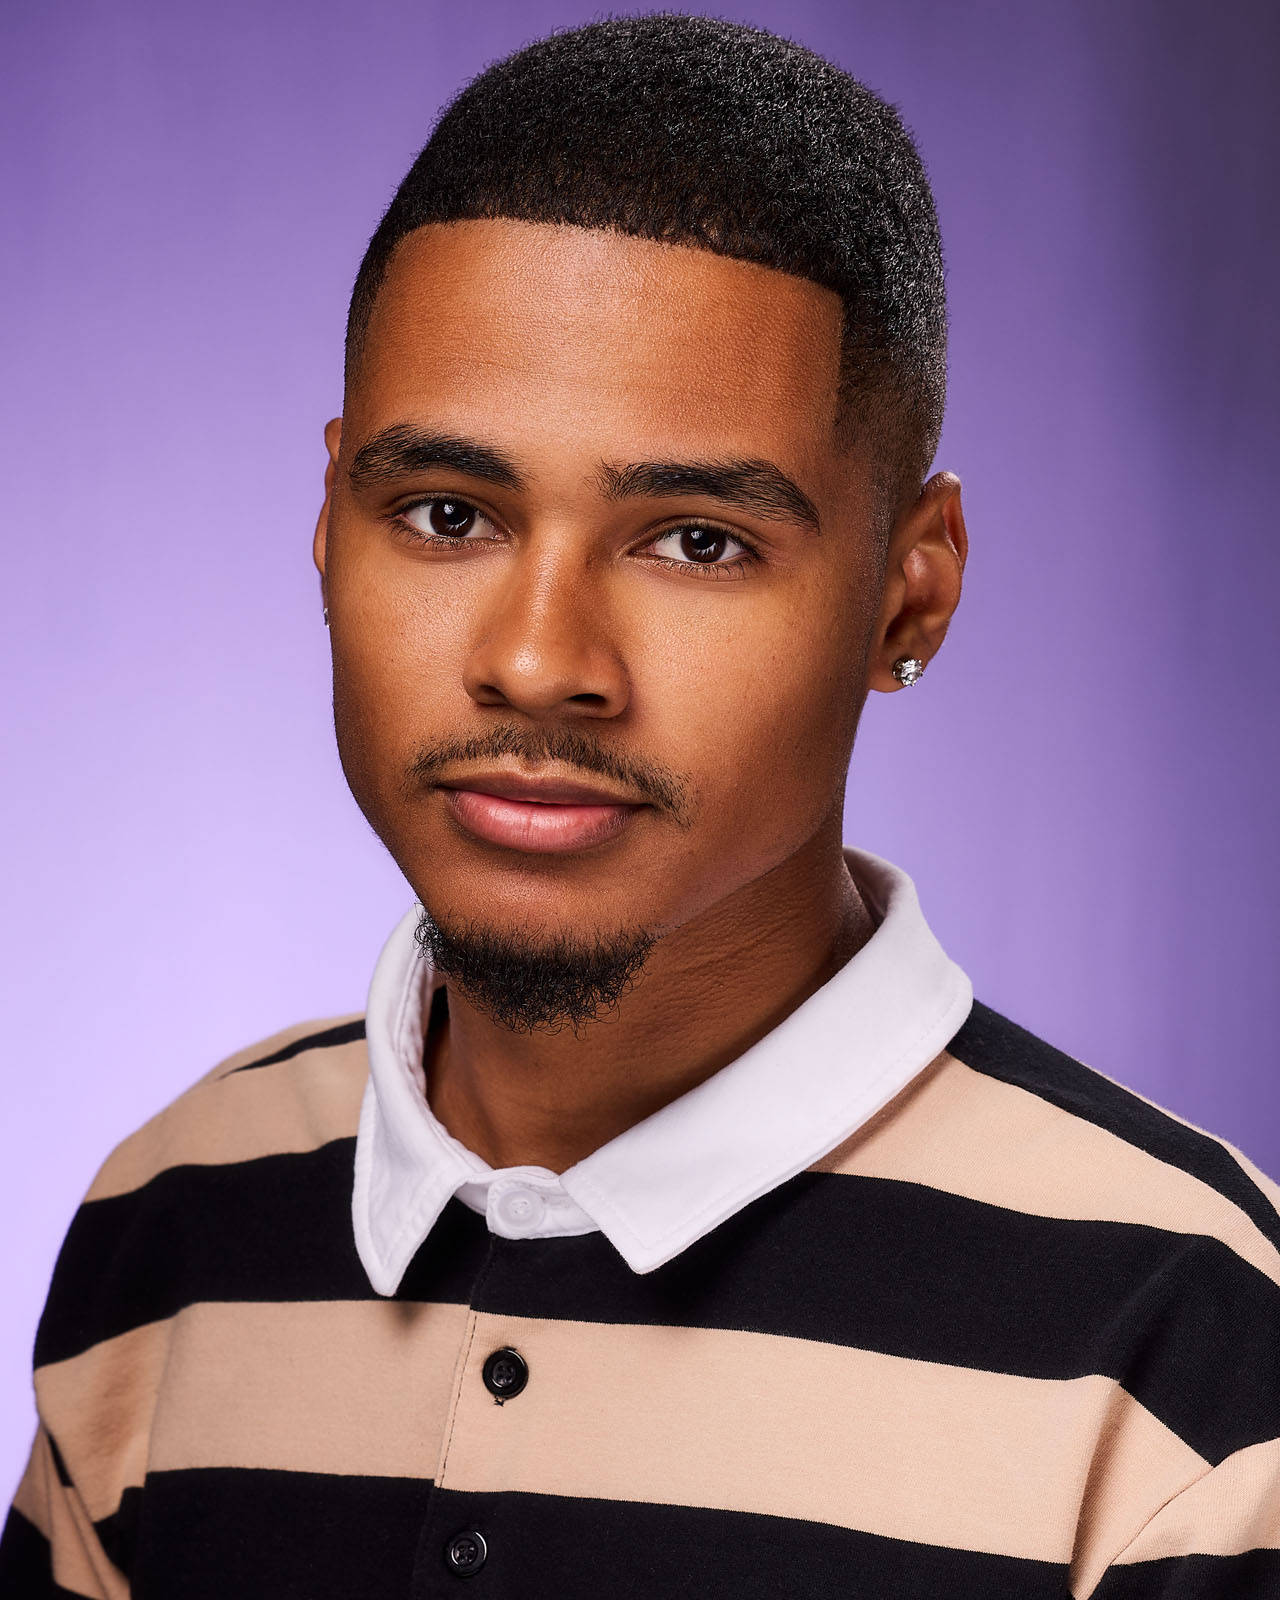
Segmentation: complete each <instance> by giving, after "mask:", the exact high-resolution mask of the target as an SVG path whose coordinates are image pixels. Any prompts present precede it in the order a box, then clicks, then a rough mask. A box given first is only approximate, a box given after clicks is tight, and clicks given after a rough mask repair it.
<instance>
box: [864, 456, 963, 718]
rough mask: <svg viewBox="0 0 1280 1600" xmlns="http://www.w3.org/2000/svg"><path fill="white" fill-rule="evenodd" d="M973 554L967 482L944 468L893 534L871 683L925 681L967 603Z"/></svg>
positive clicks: (889, 687)
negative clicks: (963, 490) (963, 493)
mask: <svg viewBox="0 0 1280 1600" xmlns="http://www.w3.org/2000/svg"><path fill="white" fill-rule="evenodd" d="M968 551H969V537H968V532H967V530H966V528H965V522H964V512H963V509H962V507H961V503H960V480H959V478H957V477H956V475H955V474H954V473H953V472H939V473H937V474H935V475H934V477H932V478H930V479H929V481H928V483H926V484H925V485H924V487H923V489H922V490H921V491H920V494H919V497H918V498H917V499H916V501H915V503H914V504H913V505H912V506H911V507H910V508H909V509H908V510H907V512H906V513H905V514H904V515H903V516H902V517H901V518H900V519H899V521H898V524H897V526H896V527H895V528H894V531H893V534H892V535H891V537H890V541H889V558H888V572H887V577H886V582H885V594H884V602H883V605H882V609H881V616H880V629H879V638H878V644H877V646H876V648H875V650H874V652H873V657H872V662H871V671H870V673H869V674H868V687H869V688H871V689H878V690H880V691H881V692H882V693H890V694H891V693H893V692H895V691H896V690H898V689H903V688H907V687H909V686H910V685H911V684H913V683H916V682H918V681H919V679H920V677H921V676H922V675H923V673H924V671H925V669H926V667H928V665H929V663H930V662H931V661H932V660H933V658H934V656H935V655H937V653H938V651H939V650H940V649H941V648H942V641H943V640H944V639H945V638H946V635H947V628H948V626H949V625H950V622H951V618H952V615H953V614H954V612H955V609H956V606H957V605H958V604H959V602H960V588H961V583H962V580H963V577H964V566H965V560H966V558H967V556H968Z"/></svg>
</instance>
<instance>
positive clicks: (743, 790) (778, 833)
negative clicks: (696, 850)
mask: <svg viewBox="0 0 1280 1600" xmlns="http://www.w3.org/2000/svg"><path fill="white" fill-rule="evenodd" d="M768 600H769V602H770V603H765V598H764V597H762V600H761V602H760V603H759V604H756V605H750V606H748V605H745V604H744V605H742V606H741V608H740V609H739V611H738V612H737V614H736V615H729V616H726V615H725V614H724V613H725V612H728V610H729V608H728V607H727V606H726V607H725V608H724V612H722V614H721V616H720V618H717V619H716V625H714V626H711V625H708V626H705V627H703V628H700V629H689V630H687V631H685V632H684V634H683V635H682V636H680V637H679V641H678V643H673V638H672V636H671V635H667V636H665V637H663V636H659V635H658V634H657V633H655V634H654V635H651V636H650V638H649V640H648V641H647V644H646V648H645V650H644V651H643V652H642V653H640V654H638V655H637V660H638V661H639V662H641V663H642V665H641V666H640V668H639V671H638V674H637V686H638V689H639V691H640V692H639V693H638V695H637V701H638V709H639V711H640V713H641V715H640V719H639V722H640V726H642V727H643V726H652V727H653V729H654V732H655V735H656V734H657V733H658V731H659V730H661V735H662V739H663V744H664V754H665V755H666V757H667V759H668V760H669V761H670V763H671V764H672V765H673V766H679V767H682V768H683V770H685V771H687V772H690V773H691V774H696V775H697V781H698V787H699V792H700V795H701V798H702V803H703V804H702V808H703V811H704V815H705V817H706V820H707V821H708V822H712V821H714V823H715V824H716V825H717V826H719V827H725V826H732V827H734V828H735V829H736V830H737V831H738V832H739V833H740V834H751V835H755V836H758V837H759V838H760V842H761V845H762V847H764V848H769V847H770V842H772V844H773V845H775V846H776V844H777V843H778V841H779V840H781V839H782V837H783V836H784V835H785V836H787V837H790V836H792V835H796V834H800V833H804V832H805V830H806V829H808V830H810V831H811V830H812V828H813V827H816V826H817V823H818V822H819V821H820V820H821V819H822V817H823V816H824V815H825V814H826V812H827V810H828V809H829V807H830V804H831V800H832V796H833V792H834V791H835V789H836V788H837V787H838V786H839V784H840V783H841V782H842V781H843V778H844V770H845V767H846V766H847V764H848V756H849V750H850V749H851V747H852V743H853V735H854V731H855V729H856V726H857V718H858V712H859V709H860V706H861V703H862V699H863V696H864V694H865V684H864V677H865V659H864V658H865V653H866V631H867V628H866V618H865V615H864V612H865V607H862V606H857V605H851V604H846V605H844V606H842V607H838V606H835V605H832V604H831V603H830V602H829V601H828V602H826V603H824V602H823V601H822V599H821V598H820V597H819V596H816V595H807V596H802V595H798V594H797V595H794V596H791V597H789V599H788V603H786V604H781V603H778V598H777V597H774V596H769V597H768Z"/></svg>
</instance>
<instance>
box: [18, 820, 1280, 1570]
mask: <svg viewBox="0 0 1280 1600" xmlns="http://www.w3.org/2000/svg"><path fill="white" fill-rule="evenodd" d="M848 859H849V863H850V867H851V870H853V871H854V872H855V875H856V876H857V877H858V878H859V881H860V883H861V885H862V887H863V888H864V891H866V892H868V894H869V896H870V898H871V899H872V901H873V903H874V904H875V905H876V908H877V910H878V912H879V914H880V923H879V926H878V928H877V931H876V933H875V934H874V935H873V937H872V938H871V940H870V941H869V942H868V944H867V945H866V946H865V947H864V948H863V950H861V951H860V952H859V953H858V955H857V956H855V957H854V958H853V961H851V962H850V963H848V964H847V966H846V967H845V968H844V969H842V970H841V972H840V973H839V974H837V975H836V977H835V978H833V979H832V980H831V982H830V983H829V984H827V985H825V986H824V988H823V989H821V990H819V991H818V992H817V994H815V995H814V996H811V997H810V998H809V999H808V1000H806V1001H805V1002H804V1004H803V1005H801V1006H800V1007H798V1008H797V1009H796V1010H795V1011H794V1012H793V1013H792V1014H791V1015H790V1016H789V1017H788V1018H787V1019H786V1020H785V1021H784V1022H783V1023H782V1024H780V1025H779V1027H778V1028H776V1029H774V1030H773V1032H772V1033H770V1034H769V1035H768V1036H766V1038H765V1039H764V1040H762V1041H760V1043H759V1044H758V1045H756V1046H755V1047H753V1049H752V1050H750V1051H748V1052H746V1054H745V1055H744V1056H742V1057H740V1058H739V1060H738V1061H736V1062H734V1063H732V1064H731V1066H729V1067H726V1068H725V1069H723V1071H722V1072H721V1073H718V1074H716V1075H715V1077H714V1078H712V1079H711V1080H708V1083H707V1084H705V1085H703V1086H702V1087H701V1089H699V1090H695V1091H693V1092H692V1094H691V1095H688V1096H684V1097H682V1099H681V1100H680V1101H677V1102H674V1103H673V1105H672V1106H670V1107H668V1108H667V1109H666V1111H665V1112H662V1113H658V1116H657V1118H650V1119H647V1122H646V1123H641V1124H638V1125H637V1127H636V1128H633V1129H631V1130H629V1131H628V1133H627V1134H624V1135H622V1136H621V1138H620V1140H617V1141H613V1143H612V1145H606V1146H605V1147H603V1149H602V1150H600V1151H597V1152H596V1153H595V1155H594V1156H592V1157H590V1158H588V1161H587V1162H584V1163H581V1164H580V1165H579V1167H577V1168H572V1169H570V1170H569V1172H567V1173H565V1174H563V1175H560V1176H559V1177H557V1176H556V1175H555V1174H551V1173H548V1172H544V1171H542V1170H541V1169H537V1168H529V1169H515V1170H509V1171H505V1172H498V1173H494V1172H492V1171H491V1170H490V1169H488V1168H487V1167H485V1166H484V1164H483V1163H481V1162H479V1161H478V1158H476V1157H475V1156H474V1155H473V1154H471V1153H470V1152H467V1151H465V1150H463V1149H462V1147H461V1146H459V1145H458V1144H457V1142H456V1141H453V1140H451V1139H450V1138H449V1136H448V1134H447V1133H446V1132H445V1131H444V1130H443V1129H442V1128H441V1127H440V1126H439V1124H438V1123H436V1122H435V1119H434V1118H433V1117H431V1115H430V1111H429V1107H427V1104H426V1100H425V1096H424V1095H423V1094H422V1092H421V1088H422V1077H421V1070H422V1069H421V1061H422V1050H423V1043H424V1040H423V1035H424V1034H425V1033H426V1032H427V1029H428V1027H429V1026H430V1020H431V1018H432V1017H433V1016H438V1015H439V1008H440V1007H442V1006H443V1005H445V1004H447V997H446V994H445V990H444V988H443V987H442V986H441V985H440V984H439V983H438V981H437V980H436V977H435V975H433V974H432V973H431V972H430V970H429V968H427V967H426V964H425V963H422V962H419V963H417V964H416V965H415V964H414V962H412V961H411V960H410V959H409V958H408V953H407V947H406V944H405V940H406V937H407V938H408V939H409V940H410V941H411V938H412V928H411V926H410V925H409V923H408V921H406V923H405V924H402V925H401V928H400V929H398V930H397V932H396V934H394V935H393V936H392V939H391V941H390V942H389V944H388V947H387V950H386V951H385V952H384V955H383V957H382V959H381V960H380V961H379V964H378V971H377V973H376V974H375V979H374V983H373V986H372V988H371V992H370V1005H369V1009H368V1012H367V1015H366V1017H364V1018H347V1019H338V1020H336V1021H333V1022H328V1023H319V1024H310V1025H306V1026H302V1027H297V1028H293V1029H290V1030H288V1031H286V1032H285V1033H283V1034H280V1035H277V1036H276V1037H274V1038H272V1039H270V1040H267V1041H264V1042H263V1043H262V1044H261V1045H258V1046H255V1047H254V1048H252V1049H250V1050H248V1051H244V1052H242V1053H241V1054H240V1055H238V1056H236V1057H233V1058H232V1059H231V1060H230V1061H228V1062H225V1063H223V1064H222V1065H221V1066H220V1067H218V1068H217V1069H216V1070H215V1071H214V1072H213V1073H211V1074H210V1075H209V1076H208V1077H206V1078H205V1079H203V1080H202V1081H201V1082H200V1083H198V1084H197V1085H196V1086H195V1087H194V1088H193V1089H191V1090H189V1091H188V1092H187V1093H186V1094H185V1095H183V1096H182V1097H181V1098H180V1099H179V1100H178V1101H176V1102H175V1103H174V1104H173V1105H172V1106H171V1107H169V1108H168V1109H167V1110H166V1111H164V1112H162V1113H161V1114H160V1115H159V1116H158V1117H157V1118H155V1119H154V1120H153V1121H152V1122H150V1123H148V1124H147V1125H146V1126H145V1127H144V1128H143V1129H141V1130H140V1131H139V1132H138V1133H137V1134H135V1135H134V1136H133V1137H132V1138H131V1139H129V1140H127V1141H126V1142H125V1143H124V1144H123V1145H122V1146H121V1147H120V1148H119V1149H118V1150H117V1151H116V1152H115V1153H114V1154H113V1155H112V1156H111V1157H110V1158H109V1159H108V1161H107V1163H106V1165H105V1166H104V1168H103V1169H102V1171H101V1172H100V1173H99V1175H98V1177H97V1179H96V1180H95V1182H94V1184H93V1186H92V1188H91V1189H90V1191H89V1194H88V1196H87V1198H86V1200H85V1202H84V1204H83V1206H82V1207H81V1209H80V1211H79V1212H78V1214H77V1216H76V1218H75V1220H74V1222H73V1224H72V1226H71V1229H70V1231H69V1233H68V1237H67V1240H66V1242H65V1244H64V1246H63V1250H62V1253H61V1255H60V1257H59V1261H58V1265H57V1268H56V1270H55V1273H54V1278H53V1284H52V1287H51V1289H50V1294H49V1299H48V1303H47V1305H46V1308H45V1312H44V1316H43V1318H42V1320H41V1325H40V1330H39V1333H38V1336H37V1345H36V1353H35V1365H36V1394H37V1402H38V1407H39V1414H40V1427H39V1431H38V1433H37V1437H36V1440H35V1444H34V1448H33V1451H32V1456H31V1462H30V1466H29V1468H28V1471H27V1473H26V1475H25V1477H24V1479H23V1481H22V1484H21V1485H20V1487H19V1491H18V1494H17V1497H16V1500H15V1504H14V1508H13V1510H12V1512H11V1514H10V1517H9V1521H8V1523H7V1525H6V1529H5V1533H4V1537H3V1541H2V1542H0V1593H3V1594H4V1595H5V1596H6V1597H7V1596H9V1595H13V1596H14V1597H15V1600H18V1597H32V1600H35V1597H40V1600H44V1597H50V1596H68V1595H69V1596H82V1597H102V1600H123V1597H129V1596H132V1597H135V1600H154V1597H161V1596H175V1597H181V1600H206V1597H207V1600H214V1597H215V1596H216V1597H218V1600H227V1597H229V1596H235V1597H237V1600H242V1597H243V1600H258V1597H262V1600H266V1597H268V1596H270V1597H271V1600H289V1597H298V1600H303V1597H305V1600H339V1597H341V1600H363V1597H368V1600H383V1597H390V1596H413V1597H418V1596H421V1597H429V1596H437V1595H439V1596H447V1595H453V1594H454V1593H455V1592H456V1591H457V1586H458V1584H459V1582H460V1581H463V1580H466V1582H468V1583H471V1584H473V1585H474V1587H473V1588H472V1589H465V1590H464V1591H463V1592H464V1594H467V1595H475V1596H476V1597H482V1596H484V1595H486V1594H487V1595H493V1596H502V1597H503V1600H507V1597H517V1596H518V1597H520V1600H543V1597H546V1600H551V1597H553V1596H554V1597H555V1600H576V1597H579V1596H581V1597H583V1600H585V1597H587V1596H592V1597H601V1596H608V1597H614V1596H618V1597H626V1600H641V1597H645V1600H648V1597H658V1596H663V1597H666V1596H677V1595H686V1594H698V1595H701V1596H709V1597H712V1600H719V1597H724V1600H729V1597H733V1600H754V1597H757V1596H758V1597H760V1600H764V1597H766V1596H768V1597H771V1600H776V1597H779V1596H788V1597H789V1596H794V1597H797V1600H799V1597H805V1600H813V1597H825V1596H831V1597H837V1596H839V1597H841V1600H846V1597H856V1596H865V1597H868V1600H888V1597H893V1600H939V1597H942V1596H945V1597H947V1600H1004V1597H1008V1600H1015V1597H1017V1600H1027V1597H1035V1596H1046V1597H1048V1596H1053V1597H1056V1600H1065V1597H1067V1596H1074V1597H1076V1600H1084V1597H1085V1596H1091V1597H1094V1600H1156V1597H1159V1600H1193V1597H1194V1600H1227V1597H1231V1600H1249V1597H1262V1596H1269V1597H1275V1596H1280V1214H1278V1211H1277V1198H1278V1196H1280V1190H1277V1188H1276V1186H1275V1185H1273V1184H1272V1183H1271V1182H1270V1181H1269V1180H1268V1179H1267V1178H1265V1177H1263V1176H1262V1175H1261V1174H1260V1173H1258V1172H1257V1171H1256V1170H1255V1169H1254V1168H1252V1167H1251V1166H1250V1165H1249V1163H1248V1162H1247V1161H1246V1160H1245V1158H1244V1157H1243V1156H1241V1155H1240V1154H1239V1153H1238V1152H1236V1151H1235V1150H1233V1149H1232V1148H1231V1147H1230V1146H1228V1145H1226V1144H1224V1143H1223V1142H1221V1141H1219V1140H1217V1139H1215V1138H1213V1137H1211V1136H1209V1135H1208V1134H1205V1133H1202V1132H1200V1131H1198V1130H1196V1129H1194V1128H1191V1127H1188V1126H1187V1125H1186V1124H1184V1123H1182V1122H1179V1121H1178V1120H1177V1119H1175V1118H1173V1117H1172V1116H1170V1115H1169V1114H1168V1113H1166V1112H1163V1111H1161V1110H1159V1109H1158V1108H1156V1107H1153V1106H1151V1105H1150V1104H1148V1103H1147V1102H1145V1101H1143V1100H1141V1099H1139V1098H1138V1097H1137V1096H1135V1095H1133V1094H1132V1093H1130V1092H1129V1091H1127V1090H1125V1089H1123V1088H1121V1087H1120V1086H1119V1085H1117V1084H1115V1083H1113V1082H1111V1081H1110V1080H1109V1079H1107V1078H1105V1077H1103V1076H1101V1075H1100V1074H1098V1073H1096V1072H1094V1071H1092V1070H1090V1069H1089V1068H1086V1067H1084V1066H1082V1065H1080V1064H1079V1063H1077V1062H1075V1061H1073V1060H1071V1059H1070V1058H1069V1057H1066V1056H1064V1055H1062V1054H1060V1053H1059V1052H1058V1051H1056V1050H1054V1049H1052V1048H1051V1047H1050V1046H1049V1045H1047V1044H1045V1043H1043V1042H1042V1041H1040V1040H1038V1039H1036V1038H1035V1037H1033V1036H1032V1035H1030V1034H1028V1033H1026V1032H1025V1031H1023V1030H1022V1029H1020V1028H1018V1027H1017V1026H1016V1025H1015V1024H1013V1023H1011V1022H1009V1021H1007V1020H1006V1019H1004V1018H1003V1017H1001V1016H999V1015H997V1014H996V1013H995V1012H993V1011H991V1010H990V1009H988V1008H987V1007H985V1006H983V1005H981V1004H972V1003H971V1001H970V998H969V993H968V988H967V981H966V980H964V977H963V974H961V973H959V971H958V969H956V968H955V967H954V966H953V965H952V964H951V963H949V962H947V961H946V958H945V957H944V956H943V955H942V953H941V951H940V950H939V949H938V947H937V946H936V943H935V942H934V941H933V940H932V936H931V935H930V934H929V933H928V930H927V928H926V927H925V924H924V922H923V919H922V918H921V917H920V916H919V912H918V909H917V908H916V907H915V901H914V894H913V893H912V892H911V888H910V883H909V880H907V879H906V878H905V877H904V876H903V875H902V874H901V873H898V872H897V871H896V869H893V868H890V867H888V866H887V864H885V863H878V862H876V861H875V859H874V858H872V857H868V856H864V855H860V854H859V853H857V852H849V854H848ZM411 916H412V913H411ZM406 930H407V932H406ZM517 1202H519V1203H517Z"/></svg>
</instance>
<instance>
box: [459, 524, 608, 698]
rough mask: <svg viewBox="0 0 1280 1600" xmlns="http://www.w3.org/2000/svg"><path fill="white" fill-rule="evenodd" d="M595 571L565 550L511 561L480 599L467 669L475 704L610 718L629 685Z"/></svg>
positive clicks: (469, 692) (604, 598) (467, 682)
mask: <svg viewBox="0 0 1280 1600" xmlns="http://www.w3.org/2000/svg"><path fill="white" fill-rule="evenodd" d="M603 588H604V586H603V584H602V583H601V581H600V575H599V574H598V573H593V572H592V571H591V570H590V569H589V567H588V565H587V563H586V562H584V561H582V560H581V559H580V558H579V559H577V560H575V559H574V558H573V557H572V556H571V555H570V554H569V553H567V552H563V553H561V554H559V555H547V556H544V557H543V558H542V559H540V560H538V561H536V562H534V561H532V560H528V559H526V561H517V562H514V563H512V565H511V566H509V567H508V568H507V570H506V572H505V573H503V574H502V576H501V578H500V579H499V580H498V582H497V584H496V585H495V587H494V589H493V590H491V591H490V592H489V593H488V595H487V596H486V597H485V601H484V603H483V605H482V608H481V613H480V616H479V617H478V619H477V622H478V627H477V635H476V643H475V645H474V647H473V648H472V650H471V652H470V655H469V657H468V660H467V663H466V668H465V682H466V690H467V693H468V694H469V695H470V696H471V698H472V699H473V700H474V701H475V702H476V703H477V704H478V705H494V706H509V707H511V708H513V709H515V710H517V711H523V712H525V713H526V714H527V715H529V716H534V717H548V716H555V715H561V716H563V715H564V714H566V713H567V712H572V713H573V714H575V715H577V716H587V717H616V716H618V715H619V714H620V713H621V712H622V711H623V710H625V708H626V705H627V702H628V699H629V694H630V686H629V681H628V675H627V671H626V668H625V665H624V662H623V659H622V655H621V651H620V649H619V647H618V640H617V638H616V636H615V629H614V627H613V624H612V620H611V618H612V607H611V606H610V604H609V602H608V598H607V596H606V595H605V594H604V592H603Z"/></svg>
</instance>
